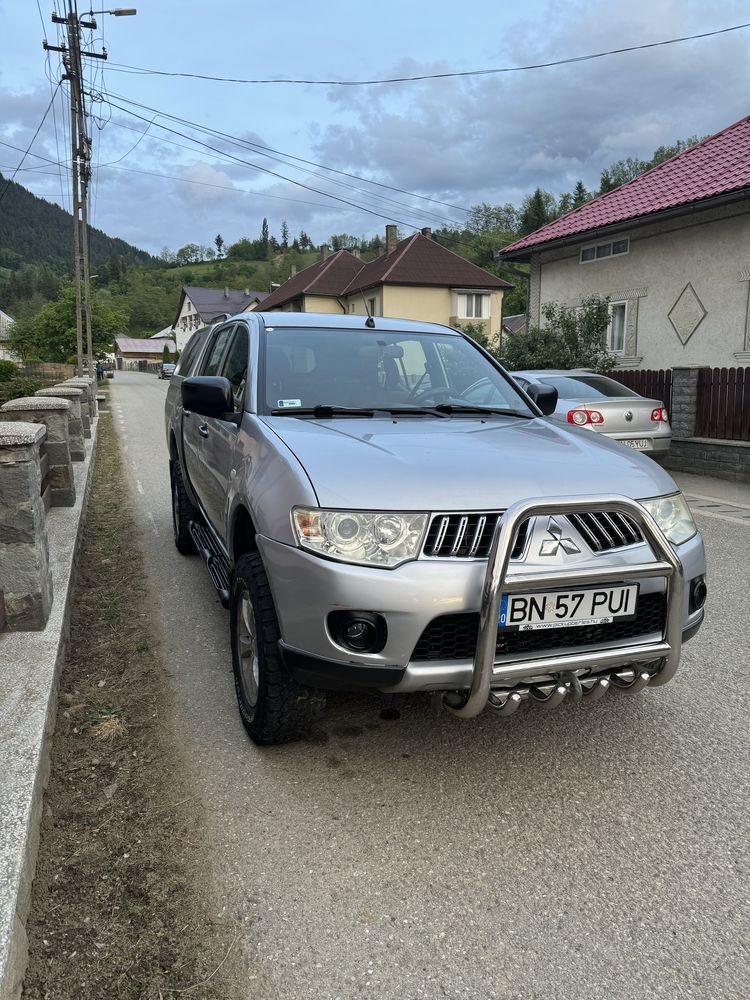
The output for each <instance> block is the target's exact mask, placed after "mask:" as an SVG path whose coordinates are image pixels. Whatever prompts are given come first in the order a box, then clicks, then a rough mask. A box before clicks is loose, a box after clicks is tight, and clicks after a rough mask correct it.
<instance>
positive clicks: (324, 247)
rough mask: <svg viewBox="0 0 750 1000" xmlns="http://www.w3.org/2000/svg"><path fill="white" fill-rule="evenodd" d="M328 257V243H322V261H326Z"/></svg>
mask: <svg viewBox="0 0 750 1000" xmlns="http://www.w3.org/2000/svg"><path fill="white" fill-rule="evenodd" d="M327 256H328V244H327V243H321V244H320V259H321V260H325V259H326V257H327Z"/></svg>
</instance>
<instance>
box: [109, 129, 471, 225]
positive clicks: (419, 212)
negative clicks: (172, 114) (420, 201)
mask: <svg viewBox="0 0 750 1000" xmlns="http://www.w3.org/2000/svg"><path fill="white" fill-rule="evenodd" d="M125 113H126V114H130V112H125ZM154 122H155V119H154V120H153V121H152V122H150V125H153V124H154ZM111 124H112V125H114V126H115V127H116V128H123V129H126V130H128V131H131V132H136V133H137V134H138V135H139V136H140V137H141V138H143V137H144V136H145V134H146V132H144V131H142V130H141V129H134V128H133V127H132V126H130V125H125V124H124V123H123V122H117V121H114V120H113V121H112V122H111ZM156 127H157V128H159V127H160V126H159V125H157V126H156ZM146 131H148V129H147V130H146ZM201 131H204V132H207V133H209V134H210V130H209V129H202V130H201ZM150 138H151V139H153V140H155V141H156V142H166V143H169V145H171V146H176V147H177V148H178V149H186V150H188V152H191V153H195V152H197V150H196V149H195V148H194V147H192V146H186V145H185V144H184V143H181V142H175V141H174V140H172V139H167V138H165V137H164V136H160V135H151V137H150ZM138 141H139V142H140V139H139V140H138ZM190 141H195V140H193V139H192V137H190ZM233 144H234V145H237V146H240V148H244V147H243V146H242V143H241V142H240V141H237V142H235V143H233ZM135 145H136V146H137V145H138V143H136V144H135ZM134 148H135V146H133V147H131V149H130V150H128V153H125V154H124V155H123V156H121V157H119V158H118V159H117V160H112V161H110V164H107V163H104V164H102V166H105V167H106V166H109V165H111V164H114V163H119V162H120V161H121V160H123V159H125V156H127V155H129V153H131V152H132V151H133V149H134ZM252 151H253V152H256V151H255V150H252ZM260 155H266V154H260ZM271 159H273V160H276V161H277V162H278V163H282V164H284V165H286V166H289V167H292V168H293V169H295V170H301V169H303V168H301V167H297V166H295V165H294V164H287V163H286V162H285V161H284V160H281V159H278V158H277V157H271ZM314 176H316V177H320V178H321V179H322V180H324V181H328V182H330V183H332V184H338V185H340V186H343V187H345V188H348V189H350V190H353V191H357V192H359V193H360V194H362V195H364V197H366V198H370V199H373V198H374V199H377V200H379V201H385V202H389V203H391V204H392V205H395V206H396V207H397V208H399V209H401V210H403V211H405V212H406V213H407V214H409V215H415V216H417V217H419V218H429V219H433V220H437V221H438V222H440V224H441V225H454V222H453V220H450V219H445V218H443V217H442V216H438V215H434V214H433V213H432V212H426V211H424V209H414V208H412V207H411V206H410V205H404V204H403V203H402V202H398V201H395V200H394V199H392V198H386V197H384V196H383V195H379V194H374V193H371V192H369V191H362V189H361V188H357V187H355V186H354V185H351V184H344V183H343V182H342V181H335V180H334V179H333V178H329V177H326V176H325V175H324V174H314ZM289 179H290V181H291V180H292V178H289ZM292 182H293V181H292ZM290 200H294V199H290ZM306 204H319V203H313V202H307V203H306ZM322 207H325V206H322ZM376 207H378V208H379V207H381V206H380V205H376Z"/></svg>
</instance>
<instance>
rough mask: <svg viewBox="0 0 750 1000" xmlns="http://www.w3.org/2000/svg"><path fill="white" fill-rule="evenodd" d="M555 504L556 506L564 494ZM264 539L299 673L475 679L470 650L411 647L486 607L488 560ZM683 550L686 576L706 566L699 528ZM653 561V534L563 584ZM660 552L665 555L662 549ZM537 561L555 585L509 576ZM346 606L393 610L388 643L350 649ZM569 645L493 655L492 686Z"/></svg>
mask: <svg viewBox="0 0 750 1000" xmlns="http://www.w3.org/2000/svg"><path fill="white" fill-rule="evenodd" d="M611 499H612V498H601V497H598V498H596V504H597V505H598V506H599V507H602V506H603V505H604V503H605V501H606V504H607V505H609V503H610V500H611ZM615 499H617V500H620V499H621V498H615ZM625 503H626V504H627V505H628V512H629V513H630V512H631V511H630V506H629V505H630V504H632V503H633V502H632V501H625ZM554 504H557V505H558V506H557V507H556V509H558V508H559V501H554ZM576 506H577V508H578V509H580V507H581V499H580V498H577V499H576ZM635 506H636V507H638V505H635ZM639 510H642V508H640V507H639ZM506 518H507V515H506ZM504 520H505V519H504ZM656 530H657V531H658V529H656ZM660 534H661V533H660ZM662 537H663V536H662ZM258 541H259V548H260V551H261V555H262V557H263V560H264V563H265V566H266V569H267V572H268V577H269V580H270V583H271V588H272V591H273V595H274V600H275V603H276V609H277V614H278V617H279V623H280V627H281V634H282V640H283V642H282V648H283V650H284V654H285V656H286V657H287V661H288V662H289V664H290V667H291V668H292V669H293V671H294V672H295V673H296V674H297V675H298V676H299V678H300V680H304V681H306V682H307V683H310V684H314V685H315V686H320V687H329V688H343V689H349V688H351V689H355V688H358V687H374V688H377V689H379V690H382V691H391V692H401V691H436V690H442V691H455V690H465V689H467V688H469V687H470V685H471V681H472V676H473V673H474V665H473V662H472V660H471V659H462V660H456V659H451V660H430V661H424V660H420V661H414V660H412V654H413V652H414V650H415V647H416V645H417V643H418V641H419V638H420V636H421V635H422V633H423V631H424V630H425V628H426V627H427V625H428V624H429V623H430V622H431V621H432V620H433V619H435V618H437V617H439V616H442V615H447V614H460V613H462V612H474V613H475V614H476V612H477V611H479V610H480V607H481V605H482V596H483V587H484V585H485V582H486V581H485V576H486V572H487V566H488V563H487V560H484V561H482V560H476V561H474V560H472V561H465V560H458V559H419V560H416V561H414V562H410V563H406V564H404V565H403V566H401V567H399V568H398V569H396V570H390V571H388V570H381V569H374V568H369V567H365V566H354V565H350V564H346V563H340V562H333V561H329V560H325V559H321V558H319V557H317V556H314V555H311V554H309V553H307V552H304V551H303V550H301V549H298V548H294V547H292V546H288V545H284V544H281V543H279V542H275V541H273V540H271V539H268V538H265V537H260V538H259V540H258ZM669 548H670V551H671V547H669ZM677 556H678V561H679V564H680V565H681V567H682V572H683V575H684V578H685V580H686V581H688V580H691V579H693V578H694V577H696V576H700V575H702V574H704V573H705V556H704V551H703V543H702V540H701V538H700V535H695V536H694V537H693V538H692V539H689V540H688V541H687V542H685V543H684V544H683V545H680V546H678V547H677ZM648 561H653V555H652V553H651V551H650V549H649V547H648V546H647V545H646V544H640V545H632V546H629V547H627V548H623V549H619V550H616V551H612V552H608V553H602V554H598V555H595V556H594V555H592V556H591V558H590V559H588V560H587V561H585V562H584V563H582V564H580V565H577V566H576V567H575V570H574V571H573V572H572V578H570V577H569V578H568V579H567V582H566V584H564V586H572V585H577V584H579V583H583V582H585V577H586V575H587V573H588V574H589V576H590V574H591V572H599V573H600V578H603V579H609V580H619V579H622V578H623V576H624V575H628V574H629V571H630V570H632V569H633V568H634V567H637V566H639V565H640V566H641V567H642V566H643V564H644V563H645V562H648ZM660 561H662V562H663V561H664V560H663V559H661V557H660ZM530 570H533V571H534V582H533V586H534V587H536V586H539V587H542V586H546V585H547V584H546V582H544V581H540V580H539V579H538V576H537V572H538V570H539V567H538V566H534V567H529V566H527V565H524V564H523V563H515V562H514V563H512V564H511V567H510V571H509V574H508V577H509V580H510V579H513V578H515V577H519V578H520V575H521V574H522V573H524V574H527V573H528V572H529V571H530ZM649 573H650V570H648V571H646V572H644V573H643V574H641V575H638V576H636V577H635V579H636V580H637V582H638V583H639V584H640V588H641V593H642V594H654V593H663V592H664V591H665V590H666V583H665V574H664V572H662V573H661V574H657V575H649ZM601 574H603V576H601ZM630 575H632V574H630ZM524 586H525V587H526V588H527V589H528V588H529V586H530V584H529V582H528V577H527V581H526V583H525V584H524ZM532 589H533V588H532ZM687 589H688V588H687V587H685V588H684V591H683V593H682V594H681V595H679V596H678V597H677V600H678V604H677V605H676V608H677V610H678V611H679V615H678V614H677V613H676V612H675V620H677V619H678V618H679V626H680V631H684V632H685V633H686V636H689V635H690V634H691V633H692V632H694V631H695V630H697V627H698V626H699V625H700V622H701V620H702V617H703V612H702V611H701V610H697V611H694V612H692V613H691V612H690V610H689V606H688V593H687ZM673 600H674V599H673ZM341 609H349V610H359V611H373V612H377V613H379V614H382V615H383V616H384V617H385V619H386V621H387V624H388V638H387V642H386V644H385V646H384V648H383V649H382V651H381V652H380V653H377V654H356V653H352V652H350V651H348V650H346V649H344V648H343V647H341V646H339V645H338V644H337V643H336V642H334V641H333V639H332V637H331V636H330V634H329V632H328V629H327V627H326V619H327V616H328V614H329V612H331V611H334V610H341ZM663 640H664V636H663V635H657V634H649V635H644V636H639V637H638V638H637V639H634V640H632V641H631V642H629V643H628V649H631V650H632V649H633V648H634V647H638V649H636V650H635V651H634V652H633V653H632V655H631V659H630V660H629V661H628V662H636V661H639V660H640V661H641V662H651V661H653V660H657V659H663V658H664V657H665V656H666V655H667V651H666V650H665V649H664V648H663V646H659V643H662V642H663ZM621 649H622V643H619V644H618V643H609V644H607V643H599V644H598V645H596V646H592V647H586V648H585V649H583V650H581V649H580V648H579V649H575V650H574V651H573V652H574V653H576V654H579V653H580V654H581V655H582V657H583V658H584V659H585V661H586V663H587V664H589V665H590V664H591V662H592V659H593V658H592V655H591V654H592V653H594V652H595V653H596V654H597V655H599V654H602V655H601V662H605V661H607V660H609V661H611V662H613V663H614V662H615V661H618V658H619V659H621V658H622V657H621ZM604 654H606V655H604ZM570 655H571V650H570V649H560V650H554V649H553V650H549V651H545V652H544V653H542V654H539V653H537V654H534V653H532V654H524V655H522V656H521V657H520V658H519V657H515V658H513V659H512V661H511V660H510V659H509V658H508V657H504V658H503V657H493V668H494V675H493V679H492V682H491V683H492V686H498V685H503V684H508V683H510V682H511V680H513V682H515V680H517V679H518V678H521V679H523V678H530V677H541V676H547V675H548V672H549V675H551V674H554V673H557V672H559V671H562V670H566V669H571V666H570V665H569V666H568V667H566V666H565V665H564V664H563V662H562V661H563V660H564V659H565V658H566V657H570ZM542 667H544V669H541V668H542ZM580 671H581V673H582V674H587V673H588V672H589V666H582V667H581V668H580Z"/></svg>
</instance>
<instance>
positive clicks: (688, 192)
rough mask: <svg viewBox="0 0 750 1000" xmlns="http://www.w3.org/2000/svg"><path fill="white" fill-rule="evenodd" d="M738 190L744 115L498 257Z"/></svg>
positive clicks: (745, 165)
mask: <svg viewBox="0 0 750 1000" xmlns="http://www.w3.org/2000/svg"><path fill="white" fill-rule="evenodd" d="M743 188H750V115H748V116H747V117H746V118H742V119H741V120H740V121H738V122H735V123H734V124H733V125H730V126H728V127H727V128H725V129H723V131H721V132H717V133H716V135H712V136H709V138H708V139H704V140H703V141H702V142H699V143H698V144H697V145H696V146H692V147H691V148H690V149H686V150H685V151H684V152H683V153H678V155H677V156H673V157H672V159H671V160H666V161H665V162H664V163H660V164H659V165H658V166H656V167H652V168H651V169H650V170H647V171H646V173H645V174H641V176H640V177H636V178H635V179H634V180H632V181H628V183H627V184H623V185H622V186H621V187H619V188H615V190H614V191H608V192H607V193H606V194H603V195H600V196H599V197H598V198H594V199H593V200H592V201H587V202H586V203H585V204H584V205H581V206H580V208H575V209H573V211H572V212H568V213H567V215H563V216H561V217H560V218H559V219H555V221H554V222H550V223H548V224H547V225H546V226H542V228H541V229H537V230H536V231H535V232H533V233H529V235H528V236H524V237H523V238H522V239H520V240H516V241H515V243H511V244H510V245H509V246H507V247H505V248H504V249H503V250H502V251H501V256H502V257H513V256H516V255H518V254H519V252H520V251H523V250H526V251H528V250H529V248H531V247H537V246H540V245H541V244H544V243H549V242H551V241H552V240H559V239H563V238H565V237H568V236H576V235H579V234H580V235H583V234H584V233H586V232H588V231H589V230H592V229H601V228H602V227H604V226H609V225H613V224H615V223H617V222H625V221H627V220H628V219H637V218H640V217H642V216H646V215H651V214H653V213H654V212H661V211H664V210H665V209H668V208H676V207H678V206H680V205H687V204H691V203H692V202H696V201H702V200H703V199H706V198H712V197H715V196H716V195H721V194H727V193H729V192H731V191H740V190H742V189H743Z"/></svg>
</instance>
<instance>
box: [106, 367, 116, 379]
mask: <svg viewBox="0 0 750 1000" xmlns="http://www.w3.org/2000/svg"><path fill="white" fill-rule="evenodd" d="M104 374H105V375H106V376H107V378H114V377H115V370H114V368H108V369H107V370H106V372H105V373H104Z"/></svg>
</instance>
